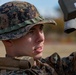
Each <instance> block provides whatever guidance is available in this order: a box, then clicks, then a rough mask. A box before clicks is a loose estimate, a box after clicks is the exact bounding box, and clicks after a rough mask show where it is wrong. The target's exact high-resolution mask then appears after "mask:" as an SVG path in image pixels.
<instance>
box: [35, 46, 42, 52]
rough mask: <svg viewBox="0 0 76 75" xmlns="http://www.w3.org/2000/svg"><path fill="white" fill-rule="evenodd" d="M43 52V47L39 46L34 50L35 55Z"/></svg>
mask: <svg viewBox="0 0 76 75" xmlns="http://www.w3.org/2000/svg"><path fill="white" fill-rule="evenodd" d="M42 51H43V46H39V47H36V48H35V49H34V52H35V53H41V52H42Z"/></svg>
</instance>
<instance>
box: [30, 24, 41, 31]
mask: <svg viewBox="0 0 76 75" xmlns="http://www.w3.org/2000/svg"><path fill="white" fill-rule="evenodd" d="M39 25H40V27H43V24H39ZM30 30H35V28H34V27H32V28H31V29H30Z"/></svg>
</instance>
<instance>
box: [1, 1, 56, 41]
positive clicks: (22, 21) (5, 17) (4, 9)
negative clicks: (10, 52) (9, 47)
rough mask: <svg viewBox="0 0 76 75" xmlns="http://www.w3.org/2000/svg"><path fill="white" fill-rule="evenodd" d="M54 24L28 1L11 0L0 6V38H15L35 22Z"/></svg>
mask: <svg viewBox="0 0 76 75" xmlns="http://www.w3.org/2000/svg"><path fill="white" fill-rule="evenodd" d="M47 23H50V24H56V23H55V21H53V20H51V21H47V20H45V19H44V18H42V17H41V16H40V14H39V12H38V11H37V9H36V7H35V6H34V5H32V4H30V3H28V2H23V1H12V2H7V3H5V4H3V5H1V6H0V40H8V39H17V38H20V37H22V36H23V35H26V34H27V33H28V31H29V30H30V28H32V27H33V26H34V25H37V24H47Z"/></svg>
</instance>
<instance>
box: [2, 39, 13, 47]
mask: <svg viewBox="0 0 76 75" xmlns="http://www.w3.org/2000/svg"><path fill="white" fill-rule="evenodd" d="M3 43H4V45H5V46H8V47H9V46H12V45H13V42H12V41H11V40H3Z"/></svg>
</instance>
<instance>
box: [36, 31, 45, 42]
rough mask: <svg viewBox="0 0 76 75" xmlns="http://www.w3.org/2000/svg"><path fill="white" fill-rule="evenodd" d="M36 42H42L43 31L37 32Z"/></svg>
mask: <svg viewBox="0 0 76 75" xmlns="http://www.w3.org/2000/svg"><path fill="white" fill-rule="evenodd" d="M36 37H37V38H36V42H44V39H45V38H44V33H43V32H38V33H37V35H36Z"/></svg>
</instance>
